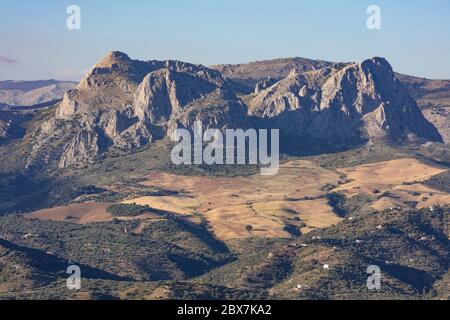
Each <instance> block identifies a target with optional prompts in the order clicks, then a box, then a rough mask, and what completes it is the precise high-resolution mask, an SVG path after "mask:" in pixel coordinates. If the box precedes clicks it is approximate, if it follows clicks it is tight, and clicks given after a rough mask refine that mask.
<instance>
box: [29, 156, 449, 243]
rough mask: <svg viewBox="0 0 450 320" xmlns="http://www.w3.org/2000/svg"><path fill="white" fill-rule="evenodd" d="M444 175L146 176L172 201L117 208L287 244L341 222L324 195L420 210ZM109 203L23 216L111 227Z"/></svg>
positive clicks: (420, 168) (433, 199)
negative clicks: (433, 182) (431, 183)
mask: <svg viewBox="0 0 450 320" xmlns="http://www.w3.org/2000/svg"><path fill="white" fill-rule="evenodd" d="M444 171H445V170H443V169H439V168H435V167H432V166H430V165H427V164H424V163H421V162H420V161H418V160H416V159H399V160H391V161H384V162H378V163H372V164H365V165H358V166H354V167H347V168H339V169H336V170H332V169H325V168H323V167H320V166H318V165H316V164H314V163H313V162H311V161H305V160H295V161H289V162H287V163H285V164H283V165H282V166H281V167H280V170H279V173H278V174H277V175H275V176H272V177H267V176H261V175H259V174H256V175H252V176H243V177H232V178H224V177H194V176H181V175H176V174H169V173H161V172H153V173H151V174H149V175H147V176H145V177H144V179H143V180H142V181H141V183H140V184H141V185H143V186H146V187H152V188H155V189H162V190H169V191H174V194H175V195H170V196H141V197H137V198H132V199H128V200H125V201H122V202H121V203H123V204H137V205H141V206H149V207H150V208H153V209H157V210H161V211H164V212H166V213H168V214H173V215H174V216H175V217H178V218H179V219H182V220H183V221H186V222H189V223H191V224H193V225H199V224H201V223H202V221H204V222H207V223H208V225H209V227H210V228H211V230H212V232H213V233H214V234H215V236H216V237H217V238H218V239H220V240H223V241H228V240H233V239H245V238H251V237H265V238H289V237H291V236H292V235H297V234H300V232H301V233H307V232H310V231H311V230H314V229H316V228H325V227H328V226H330V225H334V224H337V223H339V222H340V221H341V220H342V218H340V217H338V216H337V215H336V214H335V212H334V209H333V208H332V207H331V206H330V204H329V202H328V200H327V197H326V195H327V193H329V192H339V193H341V194H343V195H344V196H345V197H347V198H351V197H354V196H356V195H359V194H366V195H370V196H372V197H373V199H374V200H372V202H371V203H368V205H370V206H371V207H372V208H374V209H376V210H379V211H381V210H385V209H389V208H392V207H406V206H411V205H412V204H413V205H415V206H416V207H417V208H424V207H429V206H433V205H437V204H444V203H450V194H447V193H445V192H442V191H438V190H435V189H432V188H430V187H428V186H425V185H424V184H423V183H422V182H423V181H425V180H427V179H429V178H431V177H432V176H434V175H437V174H440V173H442V172H444ZM111 204H112V203H94V202H89V203H81V204H71V205H68V206H62V207H56V208H52V209H45V210H40V211H36V212H33V213H31V214H28V215H27V217H28V218H37V219H47V220H55V221H64V222H71V223H79V224H85V223H91V222H103V221H111V220H112V219H113V217H112V216H111V214H109V213H108V212H107V211H106V209H107V208H108V206H110V205H111ZM161 218H163V217H161V216H158V214H156V213H148V214H143V215H141V216H137V217H123V218H122V217H118V219H120V220H131V219H133V220H136V219H137V220H141V221H142V222H141V224H140V225H139V226H138V227H137V228H136V230H133V232H135V233H140V232H141V231H142V229H143V228H144V227H145V226H146V225H147V224H148V223H151V221H152V220H155V219H161Z"/></svg>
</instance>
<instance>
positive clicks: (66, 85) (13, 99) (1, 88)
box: [0, 80, 76, 108]
mask: <svg viewBox="0 0 450 320" xmlns="http://www.w3.org/2000/svg"><path fill="white" fill-rule="evenodd" d="M75 85H76V83H75V82H70V81H58V80H37V81H13V80H8V81H0V108H1V105H3V108H5V107H18V106H19V107H24V106H27V107H28V106H33V105H37V104H42V103H46V102H50V101H54V100H58V99H61V98H62V97H63V95H64V94H65V93H66V92H67V91H69V90H70V89H72V88H73V87H75Z"/></svg>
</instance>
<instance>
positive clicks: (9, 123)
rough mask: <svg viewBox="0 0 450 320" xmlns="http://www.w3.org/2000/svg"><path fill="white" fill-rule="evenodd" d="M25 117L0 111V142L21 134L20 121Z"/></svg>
mask: <svg viewBox="0 0 450 320" xmlns="http://www.w3.org/2000/svg"><path fill="white" fill-rule="evenodd" d="M24 118H25V117H23V116H20V115H16V114H14V113H12V112H8V111H0V144H4V143H7V142H9V141H10V140H12V139H15V138H18V137H20V136H22V134H23V129H22V128H21V127H20V125H19V124H20V122H21V121H22V120H23V119H24Z"/></svg>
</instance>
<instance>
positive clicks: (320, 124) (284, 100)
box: [250, 58, 441, 142]
mask: <svg viewBox="0 0 450 320" xmlns="http://www.w3.org/2000/svg"><path fill="white" fill-rule="evenodd" d="M250 114H251V115H253V116H255V117H258V118H260V119H262V120H263V121H265V122H266V123H270V124H271V126H273V127H279V128H282V130H284V131H285V133H286V134H289V135H294V136H308V137H311V138H317V139H320V140H329V141H339V142H345V141H346V140H348V141H354V140H355V139H358V138H360V139H367V140H379V139H383V140H390V141H402V140H403V139H425V140H432V141H440V140H441V137H440V135H439V133H438V132H437V130H436V129H435V128H434V127H433V126H432V125H431V124H430V123H429V122H428V121H426V120H425V118H424V117H423V115H422V113H421V112H420V110H419V109H418V107H417V105H416V102H415V101H414V99H412V98H411V97H410V95H409V94H408V92H407V90H406V89H405V88H404V87H403V85H402V84H401V83H400V81H398V79H397V78H396V77H395V75H394V73H393V71H392V68H391V66H390V65H389V63H388V62H387V61H386V60H385V59H382V58H373V59H369V60H365V61H364V62H362V63H353V64H338V65H334V66H331V67H328V68H324V69H321V70H318V71H312V72H306V73H297V72H291V74H289V75H288V77H286V78H285V79H283V80H281V81H280V82H278V83H277V84H275V85H273V86H271V87H269V88H267V89H266V90H264V91H262V92H260V93H259V94H258V95H256V97H255V98H254V99H253V100H252V101H251V102H250Z"/></svg>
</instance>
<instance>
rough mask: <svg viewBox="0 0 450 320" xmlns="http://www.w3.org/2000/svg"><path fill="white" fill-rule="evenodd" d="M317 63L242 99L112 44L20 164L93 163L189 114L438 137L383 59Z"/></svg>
mask: <svg viewBox="0 0 450 320" xmlns="http://www.w3.org/2000/svg"><path fill="white" fill-rule="evenodd" d="M319 66H320V64H316V65H313V66H310V67H308V68H307V69H309V70H310V69H312V70H313V71H308V72H304V70H303V69H305V68H306V67H304V68H298V67H294V68H291V70H290V72H287V73H286V75H285V77H284V78H281V80H279V79H278V78H269V79H266V80H264V81H262V82H260V83H258V84H257V86H256V90H255V93H254V94H251V95H248V96H245V97H242V99H241V98H239V97H238V93H239V92H241V91H240V89H241V88H240V87H239V86H238V85H237V84H236V83H235V82H234V81H232V80H230V79H228V78H227V77H225V76H224V75H223V74H222V73H221V72H219V71H217V70H212V69H208V68H206V67H203V66H200V65H193V64H189V63H184V62H179V61H146V62H144V61H135V60H131V59H130V58H129V57H128V56H127V55H125V54H123V53H120V52H111V53H110V54H108V55H107V56H106V57H105V58H104V59H102V60H101V61H100V62H99V63H98V64H96V65H95V66H94V67H93V68H92V70H91V71H90V72H89V73H88V74H87V76H86V77H85V78H84V79H83V80H82V81H81V82H80V83H79V84H78V85H77V86H76V87H75V88H74V89H73V90H71V91H69V92H68V93H67V94H66V95H65V96H64V99H63V101H62V102H61V103H60V104H59V106H58V107H57V109H56V112H55V116H54V117H52V118H51V119H49V120H47V121H46V122H44V123H43V124H42V125H41V126H40V127H39V128H38V129H37V130H36V132H34V133H33V138H34V139H35V141H34V143H33V147H32V152H31V154H30V157H29V161H28V164H29V165H33V163H35V162H36V161H37V159H39V161H50V160H51V159H52V158H54V159H57V160H58V161H59V165H60V167H67V166H70V165H73V164H77V163H82V162H87V163H92V162H94V161H95V160H96V159H97V158H98V157H99V156H101V155H102V154H103V153H104V152H107V151H108V150H109V149H110V148H119V149H124V150H131V149H134V148H138V147H142V146H144V145H146V144H148V143H151V142H153V141H154V140H156V139H161V138H164V137H165V136H169V137H173V136H174V133H175V130H176V129H177V128H187V129H192V127H193V125H194V123H195V122H196V121H198V120H199V121H202V123H203V126H204V129H208V128H217V129H221V130H224V129H226V128H247V127H248V126H250V125H251V126H253V127H256V128H279V129H280V130H281V132H282V133H283V134H285V135H289V136H294V138H295V139H301V138H304V137H306V138H309V139H318V140H321V141H324V140H325V141H328V142H330V143H338V144H351V143H352V142H353V141H355V140H364V139H368V140H375V139H386V140H395V141H403V140H404V139H410V138H414V139H416V138H418V139H426V140H440V136H439V134H438V133H437V131H436V129H435V128H434V127H433V126H432V125H430V124H429V123H428V122H427V121H426V120H425V119H424V118H423V116H422V114H421V113H420V111H419V110H418V108H417V105H416V103H415V101H414V100H413V99H412V98H411V97H410V96H409V95H408V92H407V91H406V89H405V88H404V87H403V86H402V85H401V83H400V82H399V81H398V80H397V78H396V77H395V75H394V73H393V71H392V68H391V67H390V65H389V64H388V63H387V62H386V61H385V60H384V59H381V58H374V59H370V60H366V61H364V62H362V63H361V64H356V63H341V64H333V65H330V64H326V67H324V68H321V69H317V70H316V69H314V68H315V67H319ZM283 72H284V71H283ZM243 101H245V102H246V103H244V102H243ZM49 150H51V151H49Z"/></svg>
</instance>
